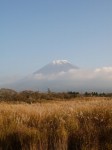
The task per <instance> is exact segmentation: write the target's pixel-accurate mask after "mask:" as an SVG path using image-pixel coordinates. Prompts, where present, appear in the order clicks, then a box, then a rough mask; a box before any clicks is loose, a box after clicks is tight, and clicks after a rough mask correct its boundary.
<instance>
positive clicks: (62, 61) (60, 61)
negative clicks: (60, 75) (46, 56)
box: [52, 60, 70, 65]
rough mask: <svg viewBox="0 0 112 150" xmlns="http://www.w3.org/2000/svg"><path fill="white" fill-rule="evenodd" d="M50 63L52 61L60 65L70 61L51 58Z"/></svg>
mask: <svg viewBox="0 0 112 150" xmlns="http://www.w3.org/2000/svg"><path fill="white" fill-rule="evenodd" d="M52 63H53V64H54V65H62V64H67V63H70V62H69V61H67V60H53V62H52Z"/></svg>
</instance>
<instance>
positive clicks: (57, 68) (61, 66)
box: [34, 60, 78, 75]
mask: <svg viewBox="0 0 112 150" xmlns="http://www.w3.org/2000/svg"><path fill="white" fill-rule="evenodd" d="M71 69H78V67H76V66H74V65H72V64H71V63H70V62H69V61H67V60H54V61H53V62H51V63H49V64H47V65H46V66H44V67H43V68H41V69H39V70H38V71H36V72H34V75H35V74H45V75H48V74H57V73H59V72H67V71H69V70H71Z"/></svg>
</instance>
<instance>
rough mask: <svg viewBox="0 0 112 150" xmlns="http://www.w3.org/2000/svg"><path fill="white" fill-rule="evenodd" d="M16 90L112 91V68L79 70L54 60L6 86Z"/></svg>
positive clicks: (63, 61) (62, 61) (66, 62)
mask: <svg viewBox="0 0 112 150" xmlns="http://www.w3.org/2000/svg"><path fill="white" fill-rule="evenodd" d="M4 87H5V88H12V89H14V90H18V91H21V90H39V91H47V89H48V88H50V90H51V91H70V90H72V91H100V92H102V91H103V92H106V91H108V92H109V91H112V67H103V68H96V69H79V68H78V67H76V66H74V65H73V64H71V63H70V62H69V61H67V60H54V61H53V62H51V63H49V64H47V65H45V66H44V67H42V68H41V69H39V70H37V71H36V72H34V73H32V74H30V75H28V76H26V77H25V78H23V79H21V80H19V81H17V82H15V83H12V84H9V85H5V86H4Z"/></svg>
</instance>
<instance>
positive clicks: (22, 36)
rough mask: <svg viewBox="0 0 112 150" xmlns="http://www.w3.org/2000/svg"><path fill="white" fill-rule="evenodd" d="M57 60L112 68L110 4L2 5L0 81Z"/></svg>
mask: <svg viewBox="0 0 112 150" xmlns="http://www.w3.org/2000/svg"><path fill="white" fill-rule="evenodd" d="M55 59H67V60H69V61H70V62H72V63H73V64H74V65H77V66H79V67H81V68H97V67H102V66H112V0H1V1H0V79H1V80H2V79H3V77H4V78H5V77H8V76H10V77H11V76H24V75H27V74H30V73H32V72H35V71H36V70H38V69H39V68H41V67H42V66H43V65H45V64H47V63H49V62H50V61H52V60H55ZM1 80H0V81H1ZM4 80H5V79H4Z"/></svg>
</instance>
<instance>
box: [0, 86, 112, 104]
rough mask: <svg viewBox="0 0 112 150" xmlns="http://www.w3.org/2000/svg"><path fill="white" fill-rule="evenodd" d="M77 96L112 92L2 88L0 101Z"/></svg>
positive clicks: (105, 94) (40, 99)
mask: <svg viewBox="0 0 112 150" xmlns="http://www.w3.org/2000/svg"><path fill="white" fill-rule="evenodd" d="M77 97H112V93H97V92H85V93H79V92H75V91H68V92H57V93H56V92H52V91H50V89H48V91H47V92H39V91H30V90H25V91H21V92H17V91H14V90H12V89H5V88H2V89H0V101H1V102H2V101H6V102H26V103H35V102H41V101H45V100H70V99H75V98H77Z"/></svg>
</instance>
